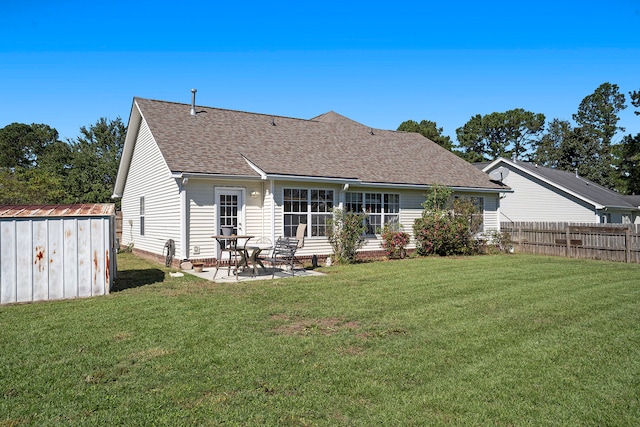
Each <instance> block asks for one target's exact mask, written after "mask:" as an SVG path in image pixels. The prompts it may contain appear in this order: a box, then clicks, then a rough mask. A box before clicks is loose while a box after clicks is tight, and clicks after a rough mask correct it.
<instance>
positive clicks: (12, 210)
mask: <svg viewBox="0 0 640 427" xmlns="http://www.w3.org/2000/svg"><path fill="white" fill-rule="evenodd" d="M115 218H116V217H115V205H113V204H78V205H49V206H36V205H29V206H6V205H4V206H0V304H8V303H16V302H28V301H43V300H54V299H66V298H78V297H89V296H95V295H105V294H108V293H109V291H110V289H111V285H112V284H113V280H114V278H115V274H116V256H115V255H116V237H115V232H116V219H115Z"/></svg>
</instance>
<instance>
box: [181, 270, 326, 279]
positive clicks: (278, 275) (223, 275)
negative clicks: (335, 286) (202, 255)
mask: <svg viewBox="0 0 640 427" xmlns="http://www.w3.org/2000/svg"><path fill="white" fill-rule="evenodd" d="M182 271H183V272H184V273H189V274H192V275H194V276H197V277H200V278H202V279H206V280H211V281H213V282H216V283H233V282H236V275H235V274H234V272H233V268H231V271H230V272H229V270H228V268H227V266H223V267H220V270H218V274H217V275H216V277H215V279H214V278H213V275H214V274H215V273H216V267H215V266H213V267H205V268H204V269H203V270H202V272H200V273H197V272H195V271H194V270H182ZM271 272H272V270H271V268H270V267H267V268H266V269H262V268H258V274H257V275H256V276H253V271H252V270H251V269H246V268H245V269H244V270H242V269H241V270H240V272H239V274H238V278H237V281H238V282H248V281H254V280H271V278H272V277H271ZM294 273H295V276H292V275H291V271H289V270H283V269H281V268H276V271H275V275H274V276H273V279H287V278H290V277H309V276H325V274H324V273H320V272H318V271H315V270H306V269H302V268H296V269H295V271H294Z"/></svg>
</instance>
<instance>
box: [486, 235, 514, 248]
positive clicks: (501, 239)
mask: <svg viewBox="0 0 640 427" xmlns="http://www.w3.org/2000/svg"><path fill="white" fill-rule="evenodd" d="M486 237H487V245H488V249H489V252H491V250H490V249H493V251H495V252H506V253H511V252H513V240H511V234H509V233H507V232H506V231H503V232H500V231H497V230H490V231H489V232H487V233H486Z"/></svg>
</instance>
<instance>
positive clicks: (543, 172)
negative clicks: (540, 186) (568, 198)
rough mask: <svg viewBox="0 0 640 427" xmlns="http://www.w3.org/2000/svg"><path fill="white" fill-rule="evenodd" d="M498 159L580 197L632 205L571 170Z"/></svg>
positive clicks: (623, 197)
mask: <svg viewBox="0 0 640 427" xmlns="http://www.w3.org/2000/svg"><path fill="white" fill-rule="evenodd" d="M500 160H501V161H503V162H505V163H507V164H509V165H512V166H514V167H516V168H519V169H520V170H523V171H525V172H527V173H529V174H533V175H537V176H539V177H542V178H544V179H546V180H548V181H550V182H552V183H554V184H555V185H556V186H557V187H560V188H562V189H565V190H569V191H571V192H573V193H575V194H577V195H579V196H581V197H582V198H584V199H586V200H589V201H592V202H595V203H597V204H599V205H602V206H609V207H614V206H615V207H625V208H632V207H634V205H633V204H632V203H631V200H630V199H627V198H626V197H625V196H622V195H621V194H619V193H616V192H615V191H613V190H610V189H608V188H606V187H603V186H601V185H598V184H596V183H595V182H593V181H589V180H588V179H586V178H583V177H581V176H576V174H575V173H573V172H567V171H564V170H560V169H552V168H548V167H545V166H538V165H536V164H535V163H529V162H523V161H517V162H512V161H510V160H506V159H500ZM492 165H494V163H492Z"/></svg>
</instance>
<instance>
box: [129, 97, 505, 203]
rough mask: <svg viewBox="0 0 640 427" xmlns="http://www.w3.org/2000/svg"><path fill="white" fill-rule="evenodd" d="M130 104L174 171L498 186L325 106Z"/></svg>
mask: <svg viewBox="0 0 640 427" xmlns="http://www.w3.org/2000/svg"><path fill="white" fill-rule="evenodd" d="M136 110H137V111H138V113H139V114H140V117H141V118H142V119H144V120H145V121H146V123H147V124H148V126H149V129H150V130H151V133H152V135H153V137H154V139H155V141H156V143H157V144H158V147H159V148H160V151H161V152H162V154H163V156H164V158H165V161H166V162H167V165H168V167H169V169H170V170H171V171H172V172H174V173H201V174H211V175H226V176H238V177H259V176H260V175H261V173H263V174H265V175H271V176H294V177H297V176H304V177H311V178H319V179H328V178H329V179H337V180H339V179H344V180H357V181H360V182H363V183H372V184H385V185H432V184H443V185H447V186H451V187H461V188H472V189H473V188H477V189H483V190H499V189H502V188H503V187H501V186H500V185H499V184H497V183H494V182H492V181H491V180H490V179H489V177H488V175H486V174H485V173H484V172H482V171H480V170H477V169H476V168H474V167H473V166H472V165H471V164H469V163H468V162H466V161H465V160H463V159H461V158H459V157H458V156H456V155H455V154H453V153H451V152H450V151H448V150H446V149H444V148H442V147H440V146H439V145H437V144H436V143H434V142H432V141H430V140H428V139H426V138H424V137H423V136H422V135H420V134H418V133H409V132H399V131H389V130H381V129H372V128H370V127H368V126H365V125H363V124H360V123H358V122H355V121H353V120H351V119H349V118H347V117H344V116H341V115H340V114H338V113H335V112H333V111H331V112H328V113H325V114H322V115H320V116H317V117H315V118H313V119H310V120H307V119H298V118H290V117H282V116H273V115H268V114H257V113H248V112H242V111H233V110H225V109H220V108H210V107H201V106H198V107H196V112H197V113H196V115H195V116H194V115H190V110H191V105H190V104H180V103H173V102H166V101H155V100H150V99H144V98H134V107H133V109H132V119H131V120H130V124H131V121H132V120H133V116H134V114H136ZM130 131H131V129H130ZM128 139H129V138H128ZM125 151H126V150H125ZM252 166H254V167H252Z"/></svg>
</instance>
